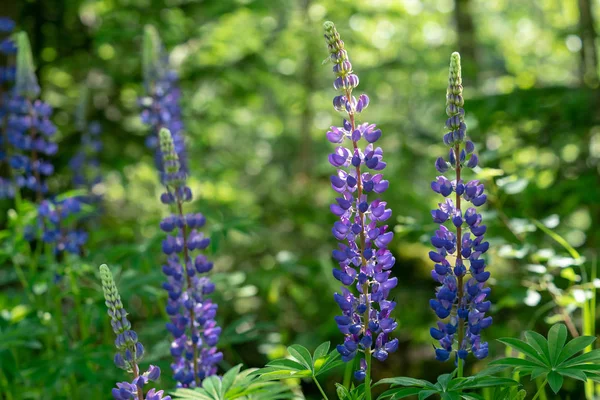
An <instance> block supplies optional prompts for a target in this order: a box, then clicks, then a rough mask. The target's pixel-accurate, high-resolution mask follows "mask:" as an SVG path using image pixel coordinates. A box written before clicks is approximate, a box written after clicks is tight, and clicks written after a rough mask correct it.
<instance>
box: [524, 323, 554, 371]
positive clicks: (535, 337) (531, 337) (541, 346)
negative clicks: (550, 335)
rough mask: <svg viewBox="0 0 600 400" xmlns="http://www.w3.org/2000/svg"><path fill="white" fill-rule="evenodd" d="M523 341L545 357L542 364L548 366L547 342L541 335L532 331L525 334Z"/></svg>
mask: <svg viewBox="0 0 600 400" xmlns="http://www.w3.org/2000/svg"><path fill="white" fill-rule="evenodd" d="M525 339H527V342H528V343H529V344H530V345H531V347H533V348H534V349H536V351H537V352H538V353H540V354H543V355H544V357H545V360H546V361H545V362H544V364H548V365H550V352H549V351H548V341H546V338H545V337H544V336H542V335H540V334H539V333H537V332H534V331H527V332H525Z"/></svg>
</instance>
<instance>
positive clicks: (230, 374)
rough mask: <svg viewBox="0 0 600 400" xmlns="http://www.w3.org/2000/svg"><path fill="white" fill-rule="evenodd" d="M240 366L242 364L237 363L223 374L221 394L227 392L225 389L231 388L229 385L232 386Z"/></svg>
mask: <svg viewBox="0 0 600 400" xmlns="http://www.w3.org/2000/svg"><path fill="white" fill-rule="evenodd" d="M241 368H242V364H238V365H236V366H235V367H233V368H231V369H230V370H229V371H227V372H225V373H224V374H223V379H222V381H221V390H222V394H225V393H227V391H228V390H229V389H231V386H233V384H234V382H235V380H236V378H237V377H238V375H239V373H240V369H241Z"/></svg>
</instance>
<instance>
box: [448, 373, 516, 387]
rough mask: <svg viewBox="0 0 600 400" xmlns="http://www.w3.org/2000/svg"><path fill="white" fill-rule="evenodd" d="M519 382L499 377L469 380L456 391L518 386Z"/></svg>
mask: <svg viewBox="0 0 600 400" xmlns="http://www.w3.org/2000/svg"><path fill="white" fill-rule="evenodd" d="M518 384H519V382H517V381H515V380H513V379H510V378H501V377H497V376H485V377H481V378H476V379H472V380H469V379H467V380H466V381H465V382H464V383H462V384H459V385H456V386H455V387H454V389H479V388H484V387H494V386H516V385H518Z"/></svg>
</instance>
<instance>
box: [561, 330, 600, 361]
mask: <svg viewBox="0 0 600 400" xmlns="http://www.w3.org/2000/svg"><path fill="white" fill-rule="evenodd" d="M595 341H596V337H595V336H579V337H576V338H575V339H573V340H571V341H570V342H569V343H567V345H566V346H565V347H563V349H562V351H561V352H560V354H559V356H558V360H557V361H556V365H560V364H561V363H562V362H564V361H566V360H568V359H569V358H571V357H573V356H574V355H575V354H577V353H579V352H580V351H582V350H583V349H585V348H586V347H587V346H589V345H591V344H592V343H594V342H595Z"/></svg>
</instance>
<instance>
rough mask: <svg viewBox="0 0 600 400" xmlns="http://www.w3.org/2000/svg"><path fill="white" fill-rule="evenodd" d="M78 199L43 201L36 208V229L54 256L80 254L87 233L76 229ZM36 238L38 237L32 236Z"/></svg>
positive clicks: (80, 205) (79, 209)
mask: <svg viewBox="0 0 600 400" xmlns="http://www.w3.org/2000/svg"><path fill="white" fill-rule="evenodd" d="M81 207H82V203H81V201H80V199H78V198H75V197H70V198H67V199H64V200H43V201H42V202H41V203H40V205H39V206H38V216H39V219H38V228H39V230H40V231H41V235H40V236H41V239H42V241H43V242H44V243H48V244H52V245H53V251H54V254H57V255H58V254H61V253H63V252H65V251H66V252H68V253H71V254H82V253H83V246H84V245H85V243H86V242H87V239H88V233H87V232H86V231H84V230H82V229H78V228H77V227H76V224H77V219H78V217H80V214H81ZM33 237H34V238H35V237H38V235H33Z"/></svg>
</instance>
